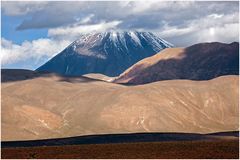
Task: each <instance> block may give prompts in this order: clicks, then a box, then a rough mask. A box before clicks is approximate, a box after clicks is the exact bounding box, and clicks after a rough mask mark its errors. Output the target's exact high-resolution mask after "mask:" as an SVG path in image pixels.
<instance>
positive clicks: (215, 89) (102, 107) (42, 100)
mask: <svg viewBox="0 0 240 160" xmlns="http://www.w3.org/2000/svg"><path fill="white" fill-rule="evenodd" d="M15 72H16V71H15ZM3 73H4V72H3ZM238 94H239V93H238V76H224V77H219V78H216V79H214V80H210V81H199V82H198V81H189V80H172V81H162V82H156V83H151V84H146V85H143V86H123V85H118V84H113V83H106V82H103V81H95V80H90V79H86V78H81V77H80V78H67V77H58V76H56V75H51V76H44V77H41V76H40V77H35V78H31V79H27V80H23V81H11V82H5V83H2V97H1V98H2V106H1V108H2V114H1V115H2V140H4V141H6V140H27V139H44V138H56V137H69V136H79V135H87V134H99V133H108V134H110V133H131V132H188V133H209V132H221V131H231V130H238V113H239V112H238Z"/></svg>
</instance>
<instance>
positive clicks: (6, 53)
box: [1, 38, 71, 66]
mask: <svg viewBox="0 0 240 160" xmlns="http://www.w3.org/2000/svg"><path fill="white" fill-rule="evenodd" d="M1 40H2V43H1V64H2V66H7V65H9V64H12V63H17V62H20V61H21V62H23V63H24V62H28V61H29V60H34V61H32V62H31V63H32V64H33V65H34V64H38V63H39V60H41V59H42V58H46V59H49V58H51V57H53V56H54V55H56V54H57V53H59V52H60V51H62V50H63V49H64V48H65V47H67V46H68V45H69V44H70V43H71V42H70V41H68V40H62V41H56V40H53V39H38V40H33V41H31V42H29V41H24V42H23V43H22V44H21V45H18V44H14V43H13V42H12V41H9V40H6V39H4V38H2V39H1Z"/></svg>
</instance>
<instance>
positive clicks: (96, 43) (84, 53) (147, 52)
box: [37, 31, 172, 76]
mask: <svg viewBox="0 0 240 160" xmlns="http://www.w3.org/2000/svg"><path fill="white" fill-rule="evenodd" d="M168 47H172V44H170V43H168V42H166V41H165V40H163V39H161V38H160V37H157V36H156V35H154V34H153V33H150V32H137V31H131V32H124V31H121V32H119V31H109V32H103V33H92V34H86V35H82V36H80V37H79V39H77V40H76V41H74V42H73V43H72V44H70V45H69V46H68V47H67V48H66V49H64V50H63V51H62V52H61V53H59V54H58V55H56V56H55V57H53V58H52V59H51V60H49V61H48V62H47V63H45V64H44V65H42V66H41V67H39V68H38V69H37V70H38V71H48V72H55V73H59V74H63V75H71V76H73V75H83V74H87V73H101V74H105V75H107V76H117V75H119V74H121V73H122V72H123V71H124V70H126V69H127V68H128V67H130V66H131V65H133V64H135V63H136V62H138V61H139V60H141V59H143V58H146V57H149V56H152V55H154V54H156V53H158V52H159V51H161V50H162V49H164V48H168Z"/></svg>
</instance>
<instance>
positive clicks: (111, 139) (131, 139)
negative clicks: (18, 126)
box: [1, 131, 239, 148]
mask: <svg viewBox="0 0 240 160" xmlns="http://www.w3.org/2000/svg"><path fill="white" fill-rule="evenodd" d="M222 136H229V137H239V132H238V131H232V132H219V133H213V134H196V133H130V134H102V135H87V136H78V137H68V138H57V139H43V140H28V141H4V142H2V143H1V145H2V148H5V147H36V146H59V145H79V144H109V143H136V142H165V141H193V140H211V139H216V138H219V137H222Z"/></svg>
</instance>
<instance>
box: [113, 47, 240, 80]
mask: <svg viewBox="0 0 240 160" xmlns="http://www.w3.org/2000/svg"><path fill="white" fill-rule="evenodd" d="M238 61H239V43H237V42H234V43H231V44H224V43H218V42H214V43H200V44H196V45H193V46H190V47H188V48H167V49H164V50H163V51H161V52H160V53H158V54H156V55H154V56H152V57H149V58H145V59H143V60H141V61H139V62H138V63H136V64H135V65H133V66H132V67H130V68H129V69H127V70H126V71H125V72H124V73H122V74H121V75H120V76H119V77H118V78H117V79H115V80H114V82H116V83H129V84H145V83H150V82H155V81H161V80H172V79H190V80H209V79H212V78H216V77H218V76H223V75H238V74H239V63H238Z"/></svg>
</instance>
